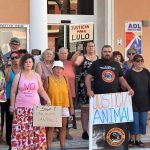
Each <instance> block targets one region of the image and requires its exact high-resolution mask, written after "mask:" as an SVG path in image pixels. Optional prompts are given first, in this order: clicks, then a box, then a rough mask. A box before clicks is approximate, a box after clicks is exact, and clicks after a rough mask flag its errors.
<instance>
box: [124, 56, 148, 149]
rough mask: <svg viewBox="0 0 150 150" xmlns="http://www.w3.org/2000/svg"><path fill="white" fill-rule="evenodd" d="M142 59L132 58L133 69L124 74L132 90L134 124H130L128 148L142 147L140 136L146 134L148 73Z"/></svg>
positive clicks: (138, 57)
mask: <svg viewBox="0 0 150 150" xmlns="http://www.w3.org/2000/svg"><path fill="white" fill-rule="evenodd" d="M143 63H144V59H143V57H142V56H141V55H135V56H134V58H133V67H132V69H131V70H130V71H129V72H128V73H127V74H126V79H127V81H128V83H129V85H130V86H131V88H132V89H133V90H134V96H133V97H132V106H133V117H134V122H132V123H131V124H130V141H129V146H130V147H133V146H134V145H136V146H139V147H144V143H143V142H142V141H141V138H140V137H141V134H146V121H147V111H149V104H150V102H149V91H148V88H149V83H150V73H149V71H148V70H147V69H145V68H144V64H143Z"/></svg>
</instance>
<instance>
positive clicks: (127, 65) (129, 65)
mask: <svg viewBox="0 0 150 150" xmlns="http://www.w3.org/2000/svg"><path fill="white" fill-rule="evenodd" d="M136 54H137V50H136V49H135V48H130V49H128V50H127V57H128V60H127V61H125V62H124V64H123V72H124V74H126V73H127V72H128V71H129V70H130V69H131V68H132V66H133V57H134V56H135V55H136Z"/></svg>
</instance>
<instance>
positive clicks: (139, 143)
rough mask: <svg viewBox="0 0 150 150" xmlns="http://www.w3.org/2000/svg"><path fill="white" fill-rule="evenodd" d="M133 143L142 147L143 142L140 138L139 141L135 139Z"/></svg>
mask: <svg viewBox="0 0 150 150" xmlns="http://www.w3.org/2000/svg"><path fill="white" fill-rule="evenodd" d="M135 145H136V146H138V147H144V143H143V142H142V141H141V140H139V141H137V140H136V141H135Z"/></svg>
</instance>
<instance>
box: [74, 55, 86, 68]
mask: <svg viewBox="0 0 150 150" xmlns="http://www.w3.org/2000/svg"><path fill="white" fill-rule="evenodd" d="M83 61H84V57H83V56H78V57H77V58H76V60H75V65H76V66H80V65H81V64H82V62H83Z"/></svg>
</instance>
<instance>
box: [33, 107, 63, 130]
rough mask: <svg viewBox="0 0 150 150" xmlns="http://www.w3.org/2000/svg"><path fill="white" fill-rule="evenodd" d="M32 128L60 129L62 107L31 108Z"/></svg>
mask: <svg viewBox="0 0 150 150" xmlns="http://www.w3.org/2000/svg"><path fill="white" fill-rule="evenodd" d="M33 126H41V127H62V107H61V106H35V107H34V108H33Z"/></svg>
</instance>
